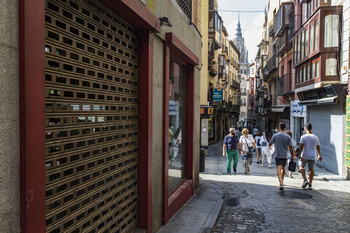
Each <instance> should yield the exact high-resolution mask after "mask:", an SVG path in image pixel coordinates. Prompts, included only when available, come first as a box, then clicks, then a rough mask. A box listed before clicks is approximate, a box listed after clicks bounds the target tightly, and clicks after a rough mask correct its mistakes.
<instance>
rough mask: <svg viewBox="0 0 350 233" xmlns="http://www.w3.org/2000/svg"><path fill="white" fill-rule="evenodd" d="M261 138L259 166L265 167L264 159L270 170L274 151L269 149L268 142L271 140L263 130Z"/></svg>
mask: <svg viewBox="0 0 350 233" xmlns="http://www.w3.org/2000/svg"><path fill="white" fill-rule="evenodd" d="M261 138H262V139H261V166H264V165H265V158H266V160H267V163H268V164H269V168H270V169H271V162H272V154H273V152H274V151H275V149H274V147H272V148H271V149H269V141H270V140H271V136H270V133H269V131H268V130H265V132H264V133H263V136H262V137H261Z"/></svg>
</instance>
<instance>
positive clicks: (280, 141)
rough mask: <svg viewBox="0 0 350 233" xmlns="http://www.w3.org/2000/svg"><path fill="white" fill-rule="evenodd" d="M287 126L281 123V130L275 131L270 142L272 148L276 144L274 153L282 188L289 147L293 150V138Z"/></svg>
mask: <svg viewBox="0 0 350 233" xmlns="http://www.w3.org/2000/svg"><path fill="white" fill-rule="evenodd" d="M286 128H287V125H286V124H285V123H283V122H282V123H280V125H279V132H278V133H275V134H274V135H273V136H272V138H271V140H270V142H269V148H271V146H272V144H274V145H275V152H274V154H273V155H274V157H275V160H276V166H277V176H278V181H279V189H280V190H283V189H284V183H283V179H284V176H285V174H286V164H287V158H288V149H289V150H290V151H292V147H291V146H292V138H291V137H290V136H289V135H288V134H286V133H285V131H286ZM292 153H293V151H292V152H291V154H292ZM291 160H292V161H293V157H292V158H291Z"/></svg>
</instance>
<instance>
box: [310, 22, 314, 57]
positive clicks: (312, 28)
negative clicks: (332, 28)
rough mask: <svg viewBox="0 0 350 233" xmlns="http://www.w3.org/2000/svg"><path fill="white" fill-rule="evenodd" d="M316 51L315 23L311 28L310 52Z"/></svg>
mask: <svg viewBox="0 0 350 233" xmlns="http://www.w3.org/2000/svg"><path fill="white" fill-rule="evenodd" d="M313 51H314V25H313V24H311V28H310V53H312V52H313Z"/></svg>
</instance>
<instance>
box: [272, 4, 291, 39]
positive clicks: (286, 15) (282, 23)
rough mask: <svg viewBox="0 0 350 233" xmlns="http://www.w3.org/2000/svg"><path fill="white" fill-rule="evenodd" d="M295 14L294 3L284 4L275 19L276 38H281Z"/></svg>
mask: <svg viewBox="0 0 350 233" xmlns="http://www.w3.org/2000/svg"><path fill="white" fill-rule="evenodd" d="M293 14H294V5H293V2H285V3H282V4H281V6H280V8H279V10H278V12H277V13H276V15H275V18H274V33H275V37H280V36H281V35H282V34H283V32H284V30H285V29H288V28H289V24H290V22H291V19H292V17H293Z"/></svg>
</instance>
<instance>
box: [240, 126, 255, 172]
mask: <svg viewBox="0 0 350 233" xmlns="http://www.w3.org/2000/svg"><path fill="white" fill-rule="evenodd" d="M242 133H243V135H242V136H241V138H240V139H239V143H240V144H239V145H240V147H239V148H240V153H241V154H242V159H243V167H244V168H245V172H244V173H245V174H248V172H250V168H249V167H250V164H251V161H252V159H253V151H254V148H255V151H258V149H257V148H256V145H255V142H254V138H253V136H252V135H250V134H249V130H248V129H247V128H245V129H243V130H242Z"/></svg>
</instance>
